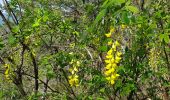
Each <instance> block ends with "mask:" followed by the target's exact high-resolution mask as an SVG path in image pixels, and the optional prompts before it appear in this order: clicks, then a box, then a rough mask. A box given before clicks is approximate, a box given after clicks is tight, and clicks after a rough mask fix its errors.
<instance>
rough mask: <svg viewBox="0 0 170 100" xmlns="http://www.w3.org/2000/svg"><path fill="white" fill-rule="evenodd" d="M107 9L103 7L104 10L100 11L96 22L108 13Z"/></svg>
mask: <svg viewBox="0 0 170 100" xmlns="http://www.w3.org/2000/svg"><path fill="white" fill-rule="evenodd" d="M106 12H107V9H103V10H102V11H100V12H99V14H98V15H97V17H96V19H95V21H94V24H96V23H97V22H99V21H100V20H101V19H102V18H103V17H104V16H105V15H106Z"/></svg>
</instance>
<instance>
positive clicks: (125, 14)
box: [122, 12, 130, 24]
mask: <svg viewBox="0 0 170 100" xmlns="http://www.w3.org/2000/svg"><path fill="white" fill-rule="evenodd" d="M122 19H123V22H124V23H125V24H129V23H130V19H129V18H128V12H124V13H123V14H122Z"/></svg>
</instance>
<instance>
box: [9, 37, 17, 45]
mask: <svg viewBox="0 0 170 100" xmlns="http://www.w3.org/2000/svg"><path fill="white" fill-rule="evenodd" d="M8 43H9V44H10V45H14V44H15V43H16V38H15V37H14V36H13V35H9V37H8Z"/></svg>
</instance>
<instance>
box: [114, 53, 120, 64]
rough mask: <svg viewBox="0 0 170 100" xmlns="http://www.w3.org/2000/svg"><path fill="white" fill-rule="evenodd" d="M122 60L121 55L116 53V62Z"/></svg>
mask: <svg viewBox="0 0 170 100" xmlns="http://www.w3.org/2000/svg"><path fill="white" fill-rule="evenodd" d="M120 60H121V57H119V56H117V55H116V58H115V62H116V63H119V62H120Z"/></svg>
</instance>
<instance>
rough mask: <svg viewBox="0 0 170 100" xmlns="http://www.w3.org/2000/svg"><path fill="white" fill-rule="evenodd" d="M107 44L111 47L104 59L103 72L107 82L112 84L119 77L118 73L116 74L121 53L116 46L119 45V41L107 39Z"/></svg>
mask: <svg viewBox="0 0 170 100" xmlns="http://www.w3.org/2000/svg"><path fill="white" fill-rule="evenodd" d="M108 45H111V46H112V47H111V48H110V50H109V51H108V52H107V55H106V59H105V63H106V66H105V71H104V74H105V76H106V79H107V80H108V82H109V83H110V84H111V85H113V84H114V83H115V80H116V79H117V78H118V77H119V74H117V71H116V69H117V67H118V64H119V62H120V60H121V55H122V53H121V52H119V51H118V49H117V48H118V47H119V46H120V44H119V42H118V41H116V42H114V43H113V42H112V41H109V42H108Z"/></svg>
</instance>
